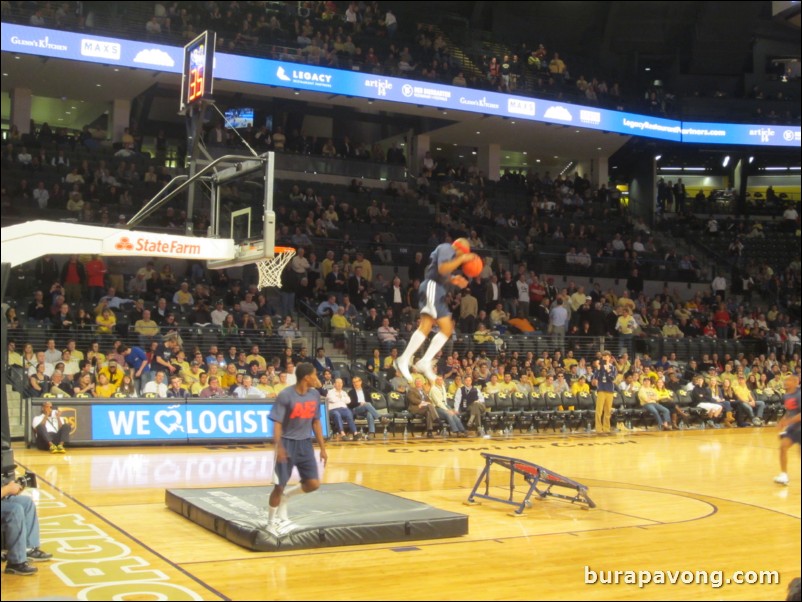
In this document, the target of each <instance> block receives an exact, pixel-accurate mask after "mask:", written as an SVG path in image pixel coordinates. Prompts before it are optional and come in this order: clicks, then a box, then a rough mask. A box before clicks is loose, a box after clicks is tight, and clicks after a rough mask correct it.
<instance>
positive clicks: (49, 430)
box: [31, 401, 70, 454]
mask: <svg viewBox="0 0 802 602" xmlns="http://www.w3.org/2000/svg"><path fill="white" fill-rule="evenodd" d="M31 426H32V427H33V430H34V432H35V433H36V446H37V447H38V448H39V449H41V450H42V451H48V450H49V451H50V453H51V454H63V453H65V452H66V451H67V450H66V449H64V444H65V443H69V440H70V425H69V423H67V422H66V421H65V420H64V419H63V418H62V417H61V412H60V411H59V410H57V409H53V402H52V401H45V402H44V403H43V404H42V413H41V414H39V415H37V416H34V418H33V422H32V424H31Z"/></svg>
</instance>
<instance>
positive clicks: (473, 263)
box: [462, 255, 485, 278]
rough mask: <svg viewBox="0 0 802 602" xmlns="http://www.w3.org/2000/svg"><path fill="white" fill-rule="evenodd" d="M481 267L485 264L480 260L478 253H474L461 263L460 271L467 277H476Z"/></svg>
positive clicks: (480, 271)
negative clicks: (471, 257)
mask: <svg viewBox="0 0 802 602" xmlns="http://www.w3.org/2000/svg"><path fill="white" fill-rule="evenodd" d="M483 267H485V264H484V263H483V262H482V258H481V257H479V256H478V255H474V257H473V259H469V260H468V261H466V262H465V263H463V264H462V272H463V274H465V275H466V276H467V277H468V278H476V277H477V276H478V275H479V274H481V273H482V268H483Z"/></svg>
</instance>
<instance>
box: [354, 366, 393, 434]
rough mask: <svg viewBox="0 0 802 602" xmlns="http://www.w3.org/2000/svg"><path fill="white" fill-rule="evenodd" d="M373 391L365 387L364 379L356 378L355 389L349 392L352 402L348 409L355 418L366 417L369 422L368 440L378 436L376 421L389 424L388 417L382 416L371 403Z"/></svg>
mask: <svg viewBox="0 0 802 602" xmlns="http://www.w3.org/2000/svg"><path fill="white" fill-rule="evenodd" d="M372 396H373V390H372V389H371V388H370V387H367V386H364V385H363V383H362V378H360V377H359V376H354V379H353V389H351V390H350V391H349V392H348V397H349V399H350V402H349V403H348V407H349V408H350V410H351V411H352V412H353V415H354V416H355V417H360V416H366V417H367V420H368V439H373V438H374V436H375V434H376V421H380V422H382V423H385V422H387V420H388V419H387V417H386V416H382V415H380V414H379V412H378V411H377V410H376V408H375V407H374V406H373V404H372V403H371V401H370V400H371V399H372V398H373V397H372Z"/></svg>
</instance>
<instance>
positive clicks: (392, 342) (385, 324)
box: [376, 318, 398, 353]
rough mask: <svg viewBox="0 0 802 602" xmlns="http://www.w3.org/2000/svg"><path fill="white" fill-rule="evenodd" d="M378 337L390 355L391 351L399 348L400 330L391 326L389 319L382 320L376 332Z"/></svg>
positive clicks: (384, 349) (383, 348)
mask: <svg viewBox="0 0 802 602" xmlns="http://www.w3.org/2000/svg"><path fill="white" fill-rule="evenodd" d="M376 335H377V337H378V339H379V343H381V347H382V350H383V351H384V352H385V353H389V352H390V350H391V349H393V348H395V347H397V346H398V330H396V329H395V328H393V327H392V326H391V325H390V320H389V319H388V318H383V319H382V323H381V326H379V328H378V329H377V330H376Z"/></svg>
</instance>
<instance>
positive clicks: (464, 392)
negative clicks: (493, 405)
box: [454, 375, 487, 429]
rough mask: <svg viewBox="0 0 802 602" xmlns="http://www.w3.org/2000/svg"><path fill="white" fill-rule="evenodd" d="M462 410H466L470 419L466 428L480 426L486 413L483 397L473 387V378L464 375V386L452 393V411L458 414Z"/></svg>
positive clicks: (477, 389)
mask: <svg viewBox="0 0 802 602" xmlns="http://www.w3.org/2000/svg"><path fill="white" fill-rule="evenodd" d="M463 409H465V410H467V411H468V413H469V416H470V418H469V419H468V425H467V426H468V428H469V429H470V428H472V427H480V426H482V417H483V416H484V413H485V412H486V411H487V407H486V406H485V403H484V395H483V394H482V392H481V391H480V390H479V388H477V387H475V386H474V385H473V377H472V376H470V375H466V376H465V379H464V385H463V386H462V387H460V388H459V389H457V390H456V392H455V393H454V411H455V412H457V414H459V413H460V412H461V411H462V410H463Z"/></svg>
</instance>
